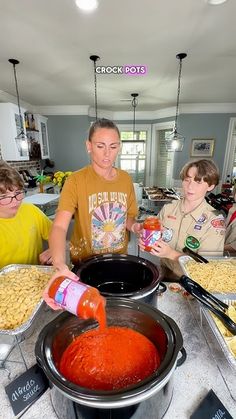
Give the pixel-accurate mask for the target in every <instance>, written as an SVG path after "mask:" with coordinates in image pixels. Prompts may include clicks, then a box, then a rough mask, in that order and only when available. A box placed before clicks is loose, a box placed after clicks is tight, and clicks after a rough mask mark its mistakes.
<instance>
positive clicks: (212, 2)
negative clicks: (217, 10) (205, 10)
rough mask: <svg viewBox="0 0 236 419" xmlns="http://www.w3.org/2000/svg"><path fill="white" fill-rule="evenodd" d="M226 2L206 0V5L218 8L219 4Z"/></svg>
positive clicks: (222, 0)
mask: <svg viewBox="0 0 236 419" xmlns="http://www.w3.org/2000/svg"><path fill="white" fill-rule="evenodd" d="M226 1H227V0H207V3H209V4H210V5H212V6H218V5H219V4H223V3H225V2H226Z"/></svg>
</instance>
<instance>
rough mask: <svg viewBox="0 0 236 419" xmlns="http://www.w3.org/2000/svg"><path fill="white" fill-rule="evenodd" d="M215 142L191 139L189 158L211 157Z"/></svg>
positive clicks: (208, 139) (206, 139)
mask: <svg viewBox="0 0 236 419" xmlns="http://www.w3.org/2000/svg"><path fill="white" fill-rule="evenodd" d="M214 145H215V140H214V139H213V138H193V139H192V144H191V153H190V155H191V157H212V156H213V152H214Z"/></svg>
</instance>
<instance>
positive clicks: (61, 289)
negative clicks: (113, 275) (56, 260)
mask: <svg viewBox="0 0 236 419" xmlns="http://www.w3.org/2000/svg"><path fill="white" fill-rule="evenodd" d="M48 296H49V297H50V298H52V299H53V300H54V302H55V303H56V304H57V305H58V306H59V307H61V308H63V309H65V310H67V311H69V312H70V313H72V314H75V315H76V316H79V317H82V318H83V319H88V318H94V319H96V320H97V321H98V322H99V324H100V326H101V327H103V326H104V327H105V322H106V321H105V298H104V297H102V295H101V294H100V293H99V291H98V290H97V289H96V288H94V287H90V286H89V285H86V284H84V283H83V282H80V281H74V280H72V279H69V278H67V277H66V276H59V277H58V278H55V280H54V281H53V283H52V284H51V285H50V287H49V289H48Z"/></svg>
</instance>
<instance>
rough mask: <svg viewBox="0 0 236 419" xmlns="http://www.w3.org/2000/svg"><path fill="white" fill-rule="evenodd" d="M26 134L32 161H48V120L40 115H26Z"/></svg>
mask: <svg viewBox="0 0 236 419" xmlns="http://www.w3.org/2000/svg"><path fill="white" fill-rule="evenodd" d="M25 121H26V132H27V137H28V140H29V153H30V158H31V159H37V158H38V159H40V158H41V159H47V158H49V157H50V155H49V145H48V131H47V118H46V117H45V116H42V115H39V114H32V113H28V112H27V113H26V114H25Z"/></svg>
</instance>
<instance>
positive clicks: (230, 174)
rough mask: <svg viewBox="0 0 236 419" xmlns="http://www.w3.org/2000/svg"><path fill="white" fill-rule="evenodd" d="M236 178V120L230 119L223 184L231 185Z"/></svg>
mask: <svg viewBox="0 0 236 419" xmlns="http://www.w3.org/2000/svg"><path fill="white" fill-rule="evenodd" d="M233 178H236V118H230V121H229V130H228V137H227V143H226V150H225V160H224V166H223V171H222V183H231V182H232V179H233Z"/></svg>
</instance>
